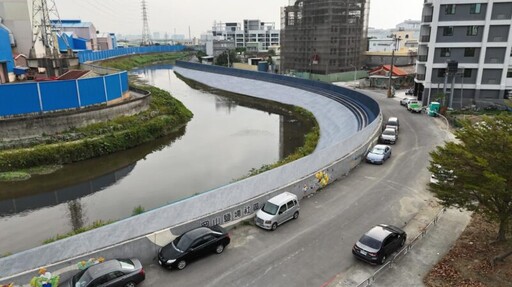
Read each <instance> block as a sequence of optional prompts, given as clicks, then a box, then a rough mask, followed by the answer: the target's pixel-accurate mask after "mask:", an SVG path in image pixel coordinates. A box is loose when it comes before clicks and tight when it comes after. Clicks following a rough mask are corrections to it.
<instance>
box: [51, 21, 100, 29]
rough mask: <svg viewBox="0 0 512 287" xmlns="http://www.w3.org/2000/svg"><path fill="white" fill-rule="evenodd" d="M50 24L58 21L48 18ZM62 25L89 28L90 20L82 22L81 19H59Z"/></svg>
mask: <svg viewBox="0 0 512 287" xmlns="http://www.w3.org/2000/svg"><path fill="white" fill-rule="evenodd" d="M50 22H51V23H52V24H56V23H58V20H50ZM60 23H61V24H62V27H68V28H89V27H90V26H92V22H82V20H61V21H60Z"/></svg>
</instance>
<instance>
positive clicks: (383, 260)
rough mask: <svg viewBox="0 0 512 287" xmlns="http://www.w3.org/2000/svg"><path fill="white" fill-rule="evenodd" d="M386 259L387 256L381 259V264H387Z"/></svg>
mask: <svg viewBox="0 0 512 287" xmlns="http://www.w3.org/2000/svg"><path fill="white" fill-rule="evenodd" d="M386 259H387V258H386V255H382V257H381V258H380V264H384V263H386Z"/></svg>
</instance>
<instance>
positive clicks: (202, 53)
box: [196, 51, 207, 63]
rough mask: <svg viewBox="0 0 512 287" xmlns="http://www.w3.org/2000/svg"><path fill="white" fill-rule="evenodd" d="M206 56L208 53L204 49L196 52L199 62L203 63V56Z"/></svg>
mask: <svg viewBox="0 0 512 287" xmlns="http://www.w3.org/2000/svg"><path fill="white" fill-rule="evenodd" d="M204 56H207V54H206V53H205V52H203V51H197V53H196V57H197V60H198V61H199V63H202V62H203V57H204Z"/></svg>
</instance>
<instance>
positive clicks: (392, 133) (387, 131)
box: [382, 130, 395, 136]
mask: <svg viewBox="0 0 512 287" xmlns="http://www.w3.org/2000/svg"><path fill="white" fill-rule="evenodd" d="M382 134H385V135H387V136H394V135H395V132H394V131H393V130H384V132H383V133H382Z"/></svg>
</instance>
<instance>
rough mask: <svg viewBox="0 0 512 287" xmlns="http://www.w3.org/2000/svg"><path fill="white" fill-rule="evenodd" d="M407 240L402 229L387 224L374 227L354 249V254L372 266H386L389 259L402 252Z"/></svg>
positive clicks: (362, 237)
mask: <svg viewBox="0 0 512 287" xmlns="http://www.w3.org/2000/svg"><path fill="white" fill-rule="evenodd" d="M406 240H407V234H406V233H405V231H403V230H402V229H400V228H398V227H396V226H393V225H386V224H379V225H377V226H374V227H373V228H372V229H370V230H369V231H368V232H366V233H365V234H364V235H363V236H361V238H360V239H359V240H358V241H357V242H356V243H355V244H354V247H352V254H354V256H355V257H356V258H358V259H361V260H363V261H366V262H369V263H371V264H384V263H385V262H386V260H387V258H388V257H389V256H390V255H391V254H393V253H394V252H396V251H398V250H400V249H401V248H402V247H403V246H404V244H405V241H406Z"/></svg>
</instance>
